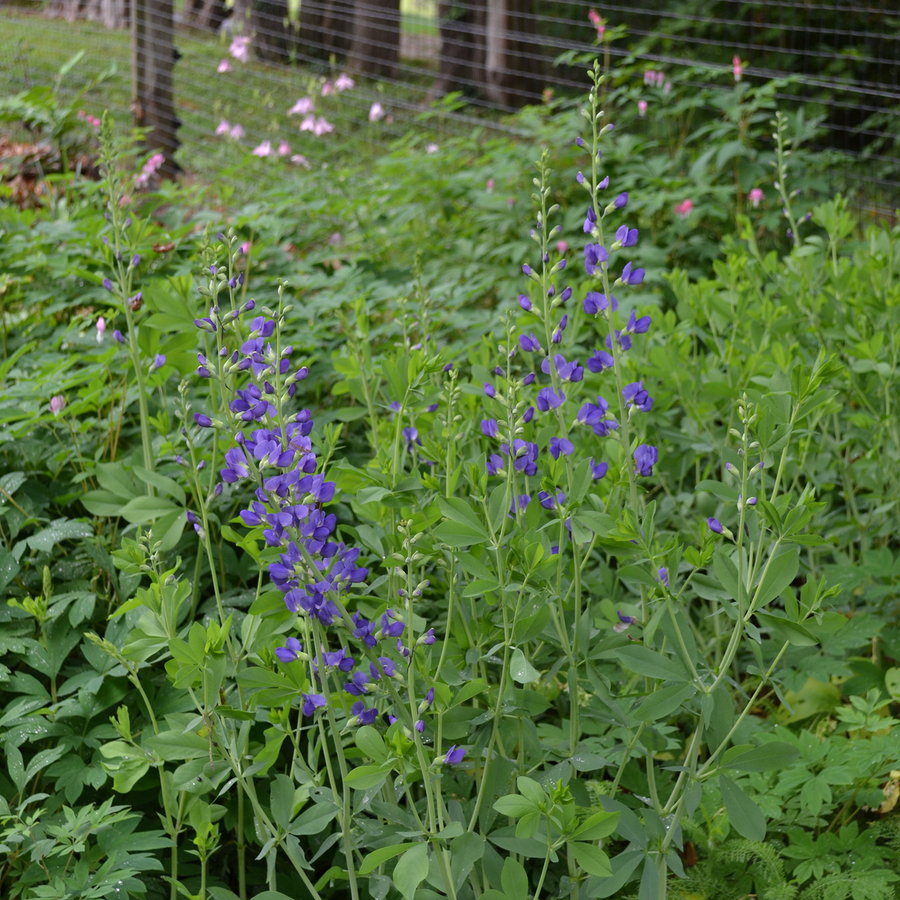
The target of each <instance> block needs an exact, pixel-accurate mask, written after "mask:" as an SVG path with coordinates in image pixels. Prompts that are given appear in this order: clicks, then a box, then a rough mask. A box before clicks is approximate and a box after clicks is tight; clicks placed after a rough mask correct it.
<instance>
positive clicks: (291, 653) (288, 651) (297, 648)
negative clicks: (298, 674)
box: [275, 637, 303, 663]
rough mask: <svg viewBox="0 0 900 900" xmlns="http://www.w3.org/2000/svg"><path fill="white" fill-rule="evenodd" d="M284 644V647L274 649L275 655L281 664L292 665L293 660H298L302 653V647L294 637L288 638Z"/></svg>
mask: <svg viewBox="0 0 900 900" xmlns="http://www.w3.org/2000/svg"><path fill="white" fill-rule="evenodd" d="M286 643H287V646H286V647H276V648H275V655H276V656H277V657H278V658H279V659H280V660H281V661H282V662H283V663H292V662H294V660H296V659H298V658H299V656H300V654H301V653H302V652H303V645H302V644H301V643H300V641H298V640H297V638H295V637H289V638H288V639H287V641H286Z"/></svg>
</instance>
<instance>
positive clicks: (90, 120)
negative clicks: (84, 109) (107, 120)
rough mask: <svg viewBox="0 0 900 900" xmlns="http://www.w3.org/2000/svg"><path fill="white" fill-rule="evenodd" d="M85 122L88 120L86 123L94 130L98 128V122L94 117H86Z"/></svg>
mask: <svg viewBox="0 0 900 900" xmlns="http://www.w3.org/2000/svg"><path fill="white" fill-rule="evenodd" d="M87 120H88V122H90V124H91V125H93V126H94V128H99V127H100V120H99V119H98V118H97V117H96V116H88V117H87Z"/></svg>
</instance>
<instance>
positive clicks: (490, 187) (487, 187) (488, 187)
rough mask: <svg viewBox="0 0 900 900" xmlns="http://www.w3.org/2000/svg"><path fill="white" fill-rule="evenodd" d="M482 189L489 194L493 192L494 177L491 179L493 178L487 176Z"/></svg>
mask: <svg viewBox="0 0 900 900" xmlns="http://www.w3.org/2000/svg"><path fill="white" fill-rule="evenodd" d="M484 189H485V190H486V191H487V192H488V193H489V194H493V193H494V179H493V178H488V180H487V184H486V185H485V186H484Z"/></svg>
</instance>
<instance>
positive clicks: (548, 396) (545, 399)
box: [537, 387, 566, 412]
mask: <svg viewBox="0 0 900 900" xmlns="http://www.w3.org/2000/svg"><path fill="white" fill-rule="evenodd" d="M565 402H566V395H565V394H564V393H563V391H562V388H560V391H559V393H558V394H557V393H556V392H555V391H554V390H553V388H552V387H545V388H541V389H540V390H539V391H538V395H537V408H538V409H539V410H540V411H541V412H547V410H550V409H558V408H559V407H560V406H562V405H563V403H565Z"/></svg>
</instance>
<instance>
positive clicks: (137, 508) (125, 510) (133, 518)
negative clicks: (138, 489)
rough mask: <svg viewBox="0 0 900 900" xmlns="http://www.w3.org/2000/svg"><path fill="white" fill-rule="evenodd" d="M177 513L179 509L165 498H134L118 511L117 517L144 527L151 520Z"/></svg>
mask: <svg viewBox="0 0 900 900" xmlns="http://www.w3.org/2000/svg"><path fill="white" fill-rule="evenodd" d="M179 511H180V508H179V507H178V506H176V505H175V504H174V503H173V502H172V501H171V500H166V498H165V497H135V498H134V500H129V501H128V502H127V503H126V504H125V505H124V506H123V507H122V508H121V509H120V510H119V515H120V516H121V517H122V518H123V519H125V520H126V521H128V522H130V523H131V524H132V525H146V524H147V523H148V522H151V521H153V519H161V518H162V517H163V516H165V515H168V514H169V513H173V512H179Z"/></svg>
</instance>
